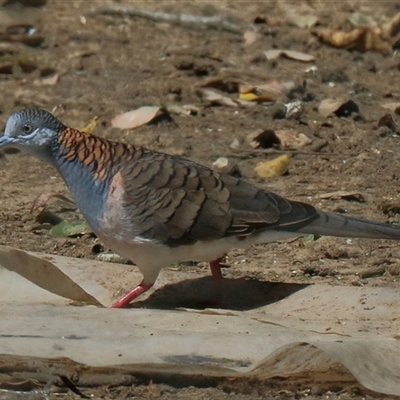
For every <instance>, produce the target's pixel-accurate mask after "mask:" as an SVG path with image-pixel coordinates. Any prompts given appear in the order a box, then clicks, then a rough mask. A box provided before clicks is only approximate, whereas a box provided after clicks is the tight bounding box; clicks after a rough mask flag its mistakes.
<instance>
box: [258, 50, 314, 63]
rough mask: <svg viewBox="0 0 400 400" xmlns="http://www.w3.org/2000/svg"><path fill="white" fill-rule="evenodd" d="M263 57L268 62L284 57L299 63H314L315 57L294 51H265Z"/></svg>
mask: <svg viewBox="0 0 400 400" xmlns="http://www.w3.org/2000/svg"><path fill="white" fill-rule="evenodd" d="M264 54H265V56H266V57H267V59H268V60H275V59H276V58H278V57H281V56H284V57H287V58H290V59H292V60H296V61H301V62H312V61H315V57H314V56H312V55H310V54H306V53H302V52H300V51H295V50H267V51H264Z"/></svg>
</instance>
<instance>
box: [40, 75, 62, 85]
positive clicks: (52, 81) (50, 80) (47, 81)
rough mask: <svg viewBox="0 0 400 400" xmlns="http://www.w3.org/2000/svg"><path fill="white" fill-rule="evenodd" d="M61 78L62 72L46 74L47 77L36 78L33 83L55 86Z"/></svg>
mask: <svg viewBox="0 0 400 400" xmlns="http://www.w3.org/2000/svg"><path fill="white" fill-rule="evenodd" d="M59 80H60V74H54V75H51V76H46V77H45V78H40V79H35V80H34V81H33V84H34V85H35V86H53V85H55V84H56V83H57V82H58V81H59Z"/></svg>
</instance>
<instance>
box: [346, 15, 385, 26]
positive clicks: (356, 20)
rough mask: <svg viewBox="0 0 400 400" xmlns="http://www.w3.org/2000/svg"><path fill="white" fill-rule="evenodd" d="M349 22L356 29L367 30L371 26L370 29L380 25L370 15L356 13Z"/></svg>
mask: <svg viewBox="0 0 400 400" xmlns="http://www.w3.org/2000/svg"><path fill="white" fill-rule="evenodd" d="M349 22H350V23H351V24H352V25H353V26H354V27H355V28H366V27H368V26H370V27H375V26H378V24H377V23H376V22H375V20H374V19H373V18H372V17H371V16H370V15H367V14H363V13H361V12H354V13H353V14H351V15H350V17H349Z"/></svg>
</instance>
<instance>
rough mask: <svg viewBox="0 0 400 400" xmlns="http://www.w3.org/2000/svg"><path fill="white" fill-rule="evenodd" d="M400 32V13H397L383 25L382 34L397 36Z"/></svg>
mask: <svg viewBox="0 0 400 400" xmlns="http://www.w3.org/2000/svg"><path fill="white" fill-rule="evenodd" d="M399 33H400V13H398V14H396V15H395V16H394V17H393V18H392V19H391V20H390V21H389V22H387V23H386V24H383V25H382V36H386V37H388V38H390V37H396V36H398V34H399Z"/></svg>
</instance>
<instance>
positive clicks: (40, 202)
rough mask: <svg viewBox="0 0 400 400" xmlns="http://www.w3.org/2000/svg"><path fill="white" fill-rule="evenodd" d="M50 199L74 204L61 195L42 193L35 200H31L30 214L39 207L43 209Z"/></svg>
mask: <svg viewBox="0 0 400 400" xmlns="http://www.w3.org/2000/svg"><path fill="white" fill-rule="evenodd" d="M52 198H57V199H60V200H62V201H66V202H67V203H71V204H75V202H74V201H72V200H70V199H69V198H68V197H66V196H64V195H63V194H60V193H42V194H39V196H37V197H36V199H35V200H33V203H32V207H31V211H30V212H31V213H32V212H33V211H35V210H37V209H38V208H40V207H44V206H45V205H46V204H47V203H48V202H49V200H50V199H52Z"/></svg>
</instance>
